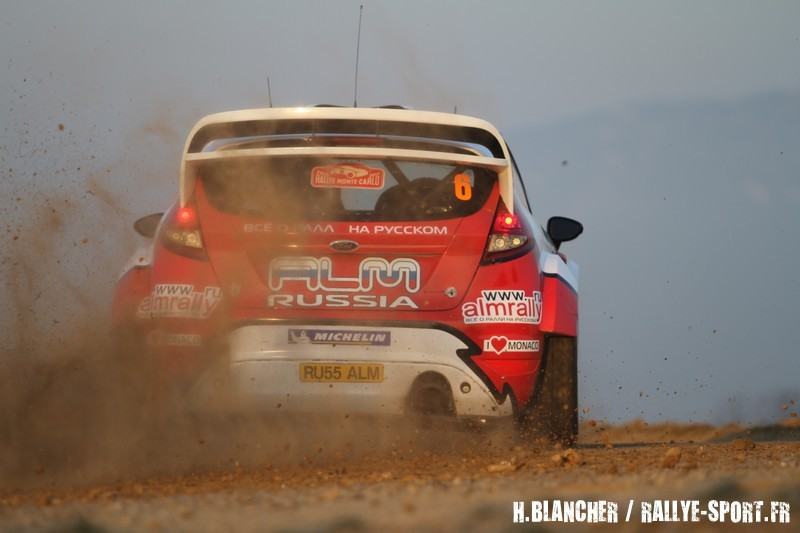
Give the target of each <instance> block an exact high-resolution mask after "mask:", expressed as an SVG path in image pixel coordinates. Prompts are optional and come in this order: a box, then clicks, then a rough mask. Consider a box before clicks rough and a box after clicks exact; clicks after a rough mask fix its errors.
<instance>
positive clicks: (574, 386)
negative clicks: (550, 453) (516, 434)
mask: <svg viewBox="0 0 800 533" xmlns="http://www.w3.org/2000/svg"><path fill="white" fill-rule="evenodd" d="M545 346H546V348H545V354H544V358H543V360H542V368H541V370H540V372H541V373H542V374H541V376H540V379H539V382H538V385H539V390H538V391H535V393H534V394H535V396H534V401H533V405H531V406H530V408H529V409H527V410H526V411H525V412H524V413H523V414H522V415H521V416H520V419H519V420H518V427H519V429H520V433H521V435H522V436H523V437H524V438H526V439H530V438H531V437H544V438H546V439H548V440H550V441H553V442H557V443H560V444H562V445H564V446H573V445H574V444H575V442H576V440H577V438H578V339H577V338H575V337H549V338H548V339H547V341H546V343H545Z"/></svg>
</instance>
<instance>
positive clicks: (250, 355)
mask: <svg viewBox="0 0 800 533" xmlns="http://www.w3.org/2000/svg"><path fill="white" fill-rule="evenodd" d="M178 185H179V187H178V189H179V196H178V198H177V201H176V202H175V203H174V204H173V205H172V206H171V207H170V208H169V209H168V210H167V211H166V212H165V213H163V214H161V213H159V214H154V215H149V216H147V217H143V218H141V219H139V220H137V221H136V223H135V224H134V227H135V229H136V231H137V232H138V233H139V234H140V235H142V236H143V237H144V238H145V239H143V242H142V245H141V246H140V248H139V249H138V250H136V251H135V253H134V254H133V255H132V257H131V260H130V262H129V263H128V265H126V267H125V268H124V270H123V273H122V275H121V277H120V279H119V282H118V284H117V287H116V293H115V298H114V303H113V322H114V325H115V328H116V329H117V331H118V334H119V335H120V336H121V337H124V338H126V339H140V340H141V342H140V344H139V345H138V348H139V350H140V353H141V361H142V363H141V364H142V365H143V367H144V366H146V367H147V368H148V369H149V374H148V375H149V376H150V378H149V379H151V380H152V382H153V384H154V386H155V385H156V384H158V386H159V387H161V388H167V389H169V390H170V391H173V393H174V394H177V395H178V396H179V397H180V398H181V399H183V400H185V401H186V402H187V403H191V404H192V405H194V406H197V407H199V408H209V409H211V408H218V407H219V406H221V405H224V406H225V409H229V408H237V409H240V408H242V409H248V410H254V411H256V412H263V413H267V414H269V413H317V414H319V413H325V414H330V415H331V416H336V415H338V414H345V415H346V416H350V415H358V414H364V415H402V416H414V415H424V416H446V417H453V418H455V419H463V420H472V421H478V422H479V423H483V422H487V421H492V420H501V419H502V420H513V421H515V422H516V423H517V425H518V426H519V427H520V428H529V427H533V426H536V427H539V428H543V429H545V431H546V432H548V433H549V434H550V435H552V436H553V437H555V438H556V439H558V440H561V441H566V442H569V441H572V440H573V439H574V438H575V435H576V434H577V421H578V413H577V334H578V297H577V295H578V268H577V266H576V265H575V264H574V263H573V262H572V261H569V260H567V258H566V256H565V255H563V254H562V253H560V252H559V246H560V244H561V243H562V242H565V241H569V240H571V239H574V238H576V237H577V236H578V235H579V234H580V233H581V232H582V230H583V228H582V226H581V224H580V223H578V222H577V221H575V220H572V219H569V218H565V217H554V218H551V219H550V220H549V221H548V223H547V227H546V229H543V228H542V227H540V226H539V224H537V223H536V221H535V220H534V217H533V214H532V210H531V204H530V203H529V199H528V197H527V195H526V191H525V187H524V184H523V181H522V179H521V176H520V173H519V170H518V169H517V166H516V164H515V162H514V159H513V157H512V155H511V152H510V151H509V148H508V146H507V145H506V142H505V140H504V139H503V137H502V136H501V135H500V133H499V132H498V130H497V129H496V128H495V127H494V126H492V125H491V124H489V123H488V122H486V121H484V120H480V119H477V118H472V117H467V116H463V115H457V114H448V113H435V112H423V111H413V110H407V109H397V108H395V107H394V106H393V107H392V108H332V107H311V108H270V109H254V110H241V111H233V112H226V113H220V114H214V115H210V116H207V117H205V118H203V119H202V120H200V121H199V122H198V123H197V124H196V125H195V127H194V128H193V129H192V131H191V133H190V134H189V136H188V139H187V141H186V145H185V149H184V153H183V158H182V162H181V167H180V176H179V184H178Z"/></svg>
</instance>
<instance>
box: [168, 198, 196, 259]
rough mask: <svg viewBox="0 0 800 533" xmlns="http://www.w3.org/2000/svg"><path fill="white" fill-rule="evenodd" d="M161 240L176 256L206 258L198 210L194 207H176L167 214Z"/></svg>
mask: <svg viewBox="0 0 800 533" xmlns="http://www.w3.org/2000/svg"><path fill="white" fill-rule="evenodd" d="M160 238H161V242H162V243H164V246H166V247H167V248H168V249H169V250H171V251H173V252H175V253H176V254H179V255H183V256H186V257H191V258H194V259H204V258H205V257H206V252H205V249H204V248H203V236H202V234H201V232H200V224H199V223H198V221H197V210H196V209H195V207H194V206H192V205H186V206H183V207H177V206H175V207H173V208H172V209H171V210H170V212H169V213H167V216H166V220H165V222H164V225H163V226H162V228H161V232H160Z"/></svg>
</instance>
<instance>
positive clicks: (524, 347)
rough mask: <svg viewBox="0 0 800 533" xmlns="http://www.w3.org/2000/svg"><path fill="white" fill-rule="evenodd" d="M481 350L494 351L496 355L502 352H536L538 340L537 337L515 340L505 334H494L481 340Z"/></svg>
mask: <svg viewBox="0 0 800 533" xmlns="http://www.w3.org/2000/svg"><path fill="white" fill-rule="evenodd" d="M483 351H484V352H494V353H496V354H497V355H500V354H501V353H503V352H538V351H539V341H538V340H537V339H524V340H516V339H509V338H508V337H506V336H505V335H496V336H492V337H490V338H488V339H485V340H484V341H483Z"/></svg>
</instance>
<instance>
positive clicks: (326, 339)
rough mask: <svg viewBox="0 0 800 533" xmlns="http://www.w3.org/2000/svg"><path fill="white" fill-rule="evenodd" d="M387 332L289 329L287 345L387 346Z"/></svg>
mask: <svg viewBox="0 0 800 533" xmlns="http://www.w3.org/2000/svg"><path fill="white" fill-rule="evenodd" d="M391 341H392V334H391V332H389V331H366V330H336V329H305V328H303V329H294V328H292V329H289V344H347V345H355V346H389V345H390V344H391Z"/></svg>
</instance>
